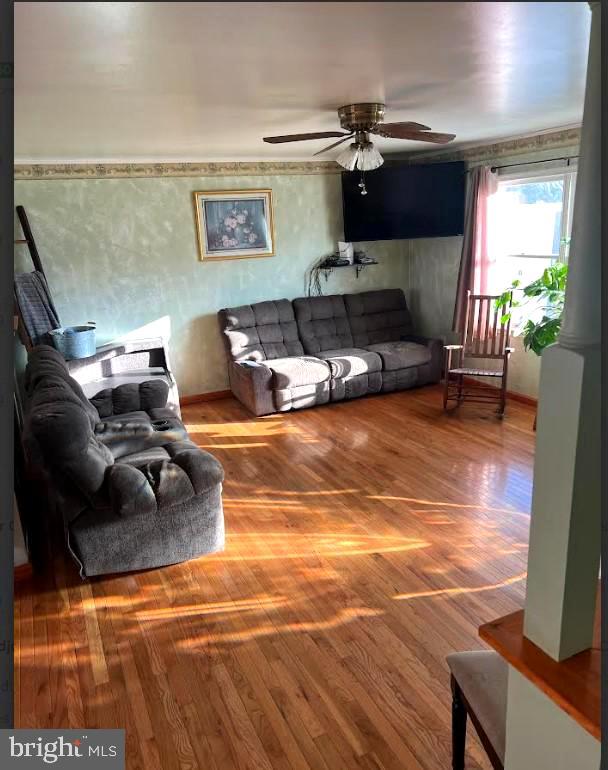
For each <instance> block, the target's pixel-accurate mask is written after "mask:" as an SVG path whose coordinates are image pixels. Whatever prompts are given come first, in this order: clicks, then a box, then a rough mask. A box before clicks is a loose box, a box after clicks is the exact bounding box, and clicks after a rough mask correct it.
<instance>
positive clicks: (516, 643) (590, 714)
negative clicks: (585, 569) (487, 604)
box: [479, 600, 601, 740]
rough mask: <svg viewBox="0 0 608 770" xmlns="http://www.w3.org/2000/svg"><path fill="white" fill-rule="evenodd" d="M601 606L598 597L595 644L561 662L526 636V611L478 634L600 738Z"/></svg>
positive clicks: (494, 621) (514, 614) (515, 613)
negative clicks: (524, 629) (524, 628)
mask: <svg viewBox="0 0 608 770" xmlns="http://www.w3.org/2000/svg"><path fill="white" fill-rule="evenodd" d="M599 607H600V602H599V600H598V612H597V615H596V622H595V632H594V639H593V647H592V648H591V649H589V650H585V651H584V652H581V653H579V654H578V655H574V656H573V657H571V658H568V659H567V660H564V661H562V662H561V663H558V662H557V661H555V660H553V658H551V657H550V656H549V655H547V654H546V653H545V652H543V651H542V650H541V649H540V647H537V646H536V645H535V644H534V643H533V642H531V641H530V640H529V639H527V638H526V637H525V636H524V634H523V626H524V611H523V610H519V611H518V612H513V613H511V614H510V615H505V616H504V617H502V618H498V619H497V620H493V621H492V622H491V623H486V624H485V625H483V626H480V628H479V636H480V637H481V638H482V639H483V641H484V642H487V644H489V645H490V646H491V647H493V648H494V649H495V650H496V651H497V652H499V653H500V655H502V657H503V658H504V659H505V660H506V661H507V662H508V663H510V664H511V665H512V666H513V667H514V668H516V669H517V670H518V671H519V672H520V673H521V674H523V676H525V677H526V679H529V680H530V681H531V682H533V683H534V684H535V685H536V686H537V687H538V688H539V689H540V690H542V691H543V692H544V693H545V695H547V696H548V697H549V698H551V700H552V701H553V702H554V703H556V704H557V705H558V706H559V707H560V708H561V709H563V710H564V711H565V712H566V713H567V714H569V715H570V716H571V717H572V718H573V719H575V720H576V721H577V722H578V723H579V725H581V726H582V727H584V728H585V730H587V732H589V733H591V735H593V737H594V738H597V739H598V740H600V739H601V727H600V702H601V697H600V670H601V638H600V637H601V634H600V611H599Z"/></svg>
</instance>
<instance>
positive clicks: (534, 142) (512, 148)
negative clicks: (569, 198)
mask: <svg viewBox="0 0 608 770" xmlns="http://www.w3.org/2000/svg"><path fill="white" fill-rule="evenodd" d="M580 141H581V129H580V126H579V127H575V128H564V129H560V130H559V131H547V132H545V133H542V134H533V135H528V136H520V137H516V138H514V139H507V140H503V141H500V142H493V143H492V144H476V145H472V146H470V147H461V148H450V149H445V150H434V151H429V152H416V153H410V154H408V155H407V160H409V161H410V162H418V161H420V160H442V161H450V160H464V161H468V162H474V161H484V160H497V159H498V158H507V157H510V156H512V155H527V154H529V153H534V152H543V151H546V150H562V149H566V148H569V147H574V148H578V146H579V145H580Z"/></svg>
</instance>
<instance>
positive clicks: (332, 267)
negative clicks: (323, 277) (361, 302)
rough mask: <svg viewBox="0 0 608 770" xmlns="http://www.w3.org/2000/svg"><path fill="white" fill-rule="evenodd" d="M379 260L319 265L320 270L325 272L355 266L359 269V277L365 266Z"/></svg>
mask: <svg viewBox="0 0 608 770" xmlns="http://www.w3.org/2000/svg"><path fill="white" fill-rule="evenodd" d="M377 264H378V262H353V263H351V264H350V265H321V266H320V267H319V270H323V271H324V272H327V273H331V271H332V270H339V269H340V268H341V267H354V268H356V271H357V278H358V277H359V273H360V272H361V271H362V270H363V269H364V268H365V267H369V266H370V265H377Z"/></svg>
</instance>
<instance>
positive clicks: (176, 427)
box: [23, 345, 224, 577]
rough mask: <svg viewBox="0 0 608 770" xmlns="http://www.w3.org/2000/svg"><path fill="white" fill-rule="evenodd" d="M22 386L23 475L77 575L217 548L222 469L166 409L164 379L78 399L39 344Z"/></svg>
mask: <svg viewBox="0 0 608 770" xmlns="http://www.w3.org/2000/svg"><path fill="white" fill-rule="evenodd" d="M24 385H25V390H26V394H27V399H28V402H27V407H26V417H25V422H24V429H23V443H24V449H25V453H26V458H27V464H28V469H29V471H30V474H31V475H32V478H33V479H34V480H35V481H37V482H38V483H42V484H43V485H44V487H45V489H46V491H47V499H48V501H49V506H50V507H51V508H52V509H54V510H55V511H59V513H60V514H61V517H62V521H63V526H64V532H65V537H66V541H67V545H68V548H69V550H70V552H71V554H72V555H73V556H74V558H75V559H76V561H77V562H78V564H79V566H80V572H81V575H82V576H83V577H84V576H92V575H100V574H107V573H114V572H126V571H131V570H140V569H147V568H151V567H159V566H163V565H166V564H174V563H177V562H181V561H185V560H186V559H191V558H195V557H197V556H201V555H202V554H207V553H211V552H214V551H218V550H222V549H223V546H224V519H223V512H222V497H221V495H222V481H223V469H222V466H221V465H220V463H219V462H218V461H217V460H216V459H215V458H214V457H213V456H212V455H211V454H209V453H208V452H204V451H202V450H201V449H199V448H198V447H197V446H196V444H194V443H193V442H192V441H191V440H190V439H189V437H188V434H187V432H186V429H185V427H184V425H183V423H182V422H181V421H180V420H179V419H178V418H177V417H176V416H175V413H174V411H173V410H172V409H171V408H168V407H167V397H168V395H169V388H168V386H167V384H166V383H165V382H164V381H162V380H150V381H147V382H141V383H129V384H125V385H119V386H118V387H115V388H108V389H105V390H103V391H101V392H99V393H98V394H96V395H95V396H94V397H93V398H92V399H91V400H88V399H87V398H86V396H85V395H84V393H83V391H82V388H81V386H80V385H79V384H78V383H77V382H76V381H75V380H74V379H73V378H72V377H70V375H69V373H68V370H67V367H66V363H65V361H64V360H63V357H62V356H61V355H60V353H58V352H57V351H56V350H55V349H54V348H51V347H49V346H46V345H40V346H37V347H35V348H34V349H33V350H32V351H31V353H30V355H29V361H28V365H27V368H26V372H25V378H24Z"/></svg>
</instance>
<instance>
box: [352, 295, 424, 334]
mask: <svg viewBox="0 0 608 770" xmlns="http://www.w3.org/2000/svg"><path fill="white" fill-rule="evenodd" d="M344 305H345V307H346V313H347V315H348V320H349V323H350V328H351V330H352V334H353V342H354V344H355V347H364V346H366V345H375V344H377V343H379V342H395V341H398V340H400V339H401V337H402V336H404V335H406V334H410V333H411V331H412V317H411V315H410V311H409V310H408V307H407V303H406V301H405V295H404V293H403V290H402V289H379V290H377V291H364V292H361V293H359V294H344Z"/></svg>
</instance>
